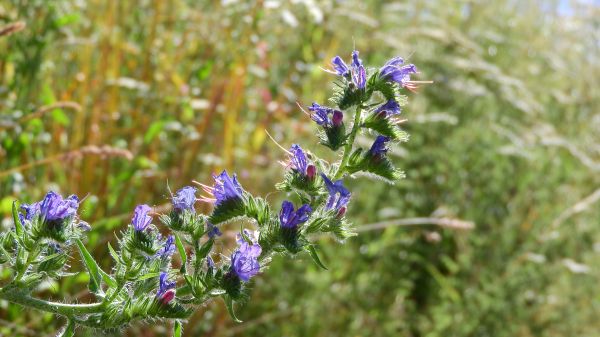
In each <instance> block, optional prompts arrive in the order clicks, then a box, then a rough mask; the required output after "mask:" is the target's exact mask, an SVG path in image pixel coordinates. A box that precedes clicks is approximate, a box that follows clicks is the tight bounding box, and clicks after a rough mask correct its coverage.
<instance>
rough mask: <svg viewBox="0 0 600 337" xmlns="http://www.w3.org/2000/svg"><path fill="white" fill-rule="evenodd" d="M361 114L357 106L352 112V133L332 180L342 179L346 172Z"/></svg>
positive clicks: (359, 107)
mask: <svg viewBox="0 0 600 337" xmlns="http://www.w3.org/2000/svg"><path fill="white" fill-rule="evenodd" d="M361 113H362V107H361V106H360V105H359V106H358V107H357V108H356V111H355V112H354V124H353V125H352V131H350V135H349V136H348V141H347V143H346V145H345V146H344V153H343V155H342V161H341V162H340V165H339V166H338V168H337V171H336V172H335V174H334V176H333V177H334V179H339V178H341V177H342V175H343V174H344V172H345V170H346V166H347V165H348V160H349V159H350V153H351V152H352V146H353V145H354V139H355V138H356V135H357V134H358V131H359V130H360V117H361Z"/></svg>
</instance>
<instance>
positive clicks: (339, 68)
mask: <svg viewBox="0 0 600 337" xmlns="http://www.w3.org/2000/svg"><path fill="white" fill-rule="evenodd" d="M331 64H332V65H333V69H334V70H335V73H336V74H338V75H340V76H346V75H348V74H350V69H349V68H348V66H347V65H346V62H344V60H343V59H342V58H341V57H339V56H336V57H334V58H332V59H331Z"/></svg>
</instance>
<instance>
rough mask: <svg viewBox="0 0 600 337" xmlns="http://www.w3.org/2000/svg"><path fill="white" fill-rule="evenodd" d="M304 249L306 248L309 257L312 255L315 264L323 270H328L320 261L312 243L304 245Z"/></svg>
mask: <svg viewBox="0 0 600 337" xmlns="http://www.w3.org/2000/svg"><path fill="white" fill-rule="evenodd" d="M306 249H307V250H308V253H309V254H310V257H312V259H313V261H315V263H316V264H317V266H319V267H321V268H323V269H325V270H328V269H327V267H325V265H324V264H323V262H321V259H319V255H317V250H316V249H315V246H314V245H308V246H306Z"/></svg>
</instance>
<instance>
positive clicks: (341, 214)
mask: <svg viewBox="0 0 600 337" xmlns="http://www.w3.org/2000/svg"><path fill="white" fill-rule="evenodd" d="M344 215H346V206H343V207H341V208H340V209H339V210H338V212H337V215H336V216H337V218H338V219H341V218H343V217H344Z"/></svg>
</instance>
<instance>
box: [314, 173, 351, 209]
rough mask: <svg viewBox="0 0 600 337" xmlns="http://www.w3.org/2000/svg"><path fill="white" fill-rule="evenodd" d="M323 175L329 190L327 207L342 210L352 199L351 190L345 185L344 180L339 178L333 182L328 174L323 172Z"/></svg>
mask: <svg viewBox="0 0 600 337" xmlns="http://www.w3.org/2000/svg"><path fill="white" fill-rule="evenodd" d="M321 177H322V178H323V181H324V182H325V187H327V191H328V192H329V198H328V199H327V204H326V205H325V208H327V209H335V210H336V211H340V210H341V209H342V208H344V212H345V207H346V205H347V204H348V201H350V195H351V194H350V191H348V190H347V189H346V188H345V187H344V185H343V181H342V180H341V179H340V180H337V181H336V182H332V181H331V180H330V179H329V178H327V176H326V175H324V174H323V173H321Z"/></svg>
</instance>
